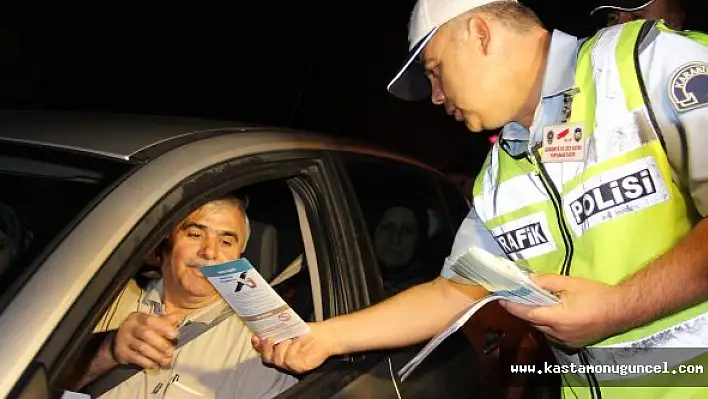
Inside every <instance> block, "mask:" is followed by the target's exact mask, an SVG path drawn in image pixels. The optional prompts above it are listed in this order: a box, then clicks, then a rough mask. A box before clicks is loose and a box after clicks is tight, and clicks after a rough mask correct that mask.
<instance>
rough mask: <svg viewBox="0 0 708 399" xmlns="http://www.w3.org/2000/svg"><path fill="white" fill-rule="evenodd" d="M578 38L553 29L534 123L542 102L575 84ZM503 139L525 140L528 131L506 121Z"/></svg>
mask: <svg viewBox="0 0 708 399" xmlns="http://www.w3.org/2000/svg"><path fill="white" fill-rule="evenodd" d="M577 49H578V39H577V38H576V37H575V36H571V35H569V34H567V33H565V32H561V31H559V30H554V31H553V33H552V35H551V42H550V44H549V48H548V58H547V59H546V69H545V71H544V73H543V85H542V86H541V103H539V105H538V106H537V107H536V115H534V121H533V123H534V125H536V124H537V123H538V122H539V121H540V114H541V112H542V109H541V108H542V106H543V104H542V102H543V100H544V99H548V98H551V97H555V96H557V95H559V94H562V93H564V92H566V91H568V90H570V89H572V88H573V85H574V84H575V63H576V59H577ZM502 138H503V139H504V140H517V141H527V140H528V139H529V131H528V129H526V128H525V127H524V126H522V125H521V124H519V123H518V122H510V123H507V124H506V125H505V126H504V128H503V129H502Z"/></svg>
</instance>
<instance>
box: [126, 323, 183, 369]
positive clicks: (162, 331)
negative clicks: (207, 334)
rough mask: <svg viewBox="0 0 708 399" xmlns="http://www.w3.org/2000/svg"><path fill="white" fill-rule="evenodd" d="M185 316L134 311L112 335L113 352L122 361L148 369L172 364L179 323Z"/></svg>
mask: <svg viewBox="0 0 708 399" xmlns="http://www.w3.org/2000/svg"><path fill="white" fill-rule="evenodd" d="M183 319H184V316H181V315H174V314H173V315H168V316H153V315H149V314H145V313H140V312H133V313H131V314H130V315H129V316H128V317H127V318H126V319H125V321H123V324H121V326H120V328H119V329H118V332H117V334H116V335H115V337H114V338H113V339H114V340H115V342H114V343H113V351H112V353H113V356H114V357H115V360H116V362H118V363H119V364H137V365H138V366H140V367H143V368H146V369H157V368H159V367H160V366H164V367H166V366H169V365H170V364H172V355H173V352H174V344H173V343H172V340H174V339H176V338H177V334H178V331H177V326H178V325H179V323H181V322H182V320H183Z"/></svg>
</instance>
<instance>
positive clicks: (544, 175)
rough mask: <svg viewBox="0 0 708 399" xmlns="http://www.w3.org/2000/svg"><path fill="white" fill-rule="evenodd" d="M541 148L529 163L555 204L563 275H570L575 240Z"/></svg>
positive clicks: (535, 150) (534, 151) (536, 150)
mask: <svg viewBox="0 0 708 399" xmlns="http://www.w3.org/2000/svg"><path fill="white" fill-rule="evenodd" d="M539 148H540V146H538V145H537V146H535V147H534V148H533V149H532V151H533V158H531V157H529V161H530V162H531V163H532V164H533V165H534V166H535V167H536V170H537V171H538V177H539V178H540V179H541V182H542V183H543V186H544V187H545V188H546V191H547V192H548V194H549V196H550V197H551V202H552V203H553V209H554V210H555V212H556V219H557V220H558V227H559V228H560V231H561V237H562V238H563V245H564V246H565V257H564V258H563V266H562V267H561V274H563V275H566V276H568V275H570V262H571V260H572V259H573V240H572V238H571V235H570V231H569V230H568V226H567V225H566V223H565V218H564V217H563V209H562V208H563V207H562V204H561V195H560V193H559V192H558V190H557V189H556V186H554V185H553V182H552V181H551V178H550V176H548V172H547V171H546V168H545V167H543V162H541V155H540V154H539V152H538V149H539Z"/></svg>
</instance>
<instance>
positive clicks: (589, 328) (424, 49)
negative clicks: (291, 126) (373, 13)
mask: <svg viewBox="0 0 708 399" xmlns="http://www.w3.org/2000/svg"><path fill="white" fill-rule="evenodd" d="M705 43H706V38H705V37H703V36H701V35H698V34H691V35H690V36H689V35H687V34H684V33H678V32H675V31H672V30H670V29H669V28H667V27H666V26H665V25H664V24H662V23H658V22H652V21H644V20H638V21H633V22H631V23H627V24H622V25H617V26H614V27H610V28H607V29H604V30H602V31H600V32H598V33H597V34H596V35H595V36H593V37H592V38H589V39H587V40H579V39H577V38H575V37H573V36H570V35H568V34H565V33H563V32H560V31H554V32H548V31H547V30H545V29H544V28H543V27H542V25H541V23H540V21H539V20H538V17H537V16H536V15H535V14H534V13H533V12H532V11H531V10H529V9H528V8H526V7H524V6H522V5H520V4H519V3H517V2H516V1H485V0H418V3H417V4H416V6H415V8H414V10H413V15H412V18H411V22H410V27H409V45H410V47H409V48H410V51H411V53H410V55H409V57H408V58H407V62H406V63H405V64H404V67H403V68H402V69H401V71H400V72H399V73H398V74H397V75H396V76H395V77H394V79H393V80H392V82H391V83H390V84H389V87H388V89H389V90H390V91H391V92H392V93H393V94H395V95H397V96H398V97H401V98H404V99H409V100H413V99H420V98H424V97H426V96H430V97H431V98H432V101H433V103H435V104H438V105H443V104H444V105H445V106H446V107H451V108H454V114H455V115H456V116H458V115H459V116H461V119H462V120H463V121H464V123H465V125H466V126H467V128H468V129H469V130H471V131H473V132H479V131H483V130H493V129H496V128H502V133H501V136H500V139H499V140H498V141H497V142H496V143H495V144H494V146H493V147H492V150H491V151H490V153H489V155H488V157H487V159H486V161H485V163H484V165H483V167H482V170H481V171H480V173H479V174H478V176H477V179H476V181H475V185H474V189H473V204H474V207H473V209H472V210H471V211H470V214H469V215H468V217H467V218H466V219H465V220H464V221H463V223H462V225H461V226H460V229H459V230H458V234H457V236H456V238H455V243H454V245H453V248H452V251H451V254H452V255H455V254H457V253H459V252H461V251H464V250H465V249H466V248H468V247H469V246H470V245H477V246H480V247H482V248H484V249H487V250H488V251H492V252H495V253H497V254H498V255H501V256H507V257H509V258H511V259H513V260H514V261H516V262H517V263H518V264H520V265H523V266H526V267H528V268H531V269H533V270H535V271H536V272H538V275H536V276H535V277H534V279H535V281H536V282H537V283H538V284H539V285H541V286H542V287H544V288H546V289H548V290H550V291H553V292H556V293H557V294H558V295H559V296H560V298H561V303H560V304H559V305H555V306H548V307H531V306H525V305H521V304H516V303H509V302H503V303H502V304H503V306H504V307H505V308H506V309H507V310H508V311H509V312H511V313H513V314H515V315H517V316H519V317H521V318H523V319H525V320H528V321H529V322H530V323H531V324H533V325H534V326H536V327H537V328H538V329H539V330H540V331H542V332H544V333H546V334H547V335H548V336H549V337H550V338H551V341H552V342H553V347H554V353H555V354H556V358H557V360H558V363H559V368H557V369H555V370H556V371H558V372H560V373H563V374H564V387H563V392H564V393H565V394H566V396H571V397H573V396H574V397H605V398H608V397H610V398H612V397H621V398H626V397H638V398H639V397H677V396H678V397H708V396H706V395H707V394H708V391H706V390H705V388H702V387H700V385H701V381H704V380H705V375H703V376H701V375H696V374H690V373H689V372H690V371H696V370H695V369H692V368H690V367H688V368H687V367H685V366H686V365H689V366H702V367H704V370H703V371H704V372H708V302H707V300H708V245H707V244H708V221H705V220H703V219H704V217H705V216H706V215H707V214H708V165H706V164H705V162H706V160H705V159H706V158H705V155H704V154H703V149H704V148H706V147H707V146H708V138H706V137H707V136H706V135H705V134H704V133H703V132H702V130H703V129H705V128H706V126H708V123H707V122H708V47H706V45H705ZM426 76H427V79H426ZM521 233H524V234H521ZM463 286H464V284H459V276H456V275H455V273H454V272H453V271H452V270H451V269H450V268H449V267H448V266H447V265H446V266H444V267H443V270H442V272H441V277H440V278H439V279H437V280H435V281H434V282H432V283H428V284H423V285H421V286H418V287H414V288H412V289H410V290H408V291H404V292H403V293H401V294H399V295H397V296H395V297H393V298H391V299H389V300H387V301H384V302H382V303H380V304H377V305H375V306H373V307H371V308H368V309H365V310H362V311H360V312H355V313H353V314H350V315H346V316H341V317H337V318H334V319H330V320H327V321H325V322H323V323H319V324H314V325H312V327H313V330H312V334H310V335H308V336H305V337H301V338H298V339H296V340H294V341H287V342H285V343H281V344H279V345H278V346H273V345H272V343H269V342H265V343H262V342H259V341H258V340H257V339H254V345H255V346H256V348H257V349H258V350H260V351H261V353H262V356H263V359H264V361H266V362H267V363H271V364H275V365H277V366H280V367H287V368H289V369H291V370H294V371H304V370H309V369H312V368H314V367H317V366H318V365H319V364H321V363H322V361H323V360H324V359H325V358H326V357H328V356H330V355H333V354H340V353H348V352H354V351H361V350H371V349H378V348H383V347H395V346H401V345H407V344H410V343H413V342H418V341H420V340H424V339H427V338H430V337H431V336H432V335H433V334H435V333H437V332H439V331H440V330H441V329H442V328H443V327H444V325H445V324H446V323H447V322H448V321H449V320H450V318H452V317H454V315H455V314H457V313H458V312H460V311H461V310H463V309H464V308H466V307H467V306H469V299H474V298H478V297H479V296H480V295H484V293H483V292H482V291H480V290H477V291H474V290H473V289H472V288H469V287H470V286H467V288H465V287H463ZM450 287H452V288H450ZM455 292H463V293H464V294H465V295H466V296H467V298H468V300H467V301H464V300H461V299H460V298H461V296H460V295H458V294H455ZM411 309H415V310H416V312H417V313H416V314H417V315H418V317H417V318H415V320H413V321H411V320H410V319H404V318H403V316H399V313H400V314H407V313H408V312H410V311H411ZM399 323H402V324H404V326H400V325H399ZM657 348H690V349H688V350H680V349H676V350H672V351H667V352H660V351H659V349H657ZM664 362H665V363H664ZM620 365H621V366H622V367H619V366H620ZM603 366H615V367H614V368H612V367H607V368H603ZM630 366H631V367H630ZM659 366H663V369H662V370H659V371H658V372H657V370H656V369H655V367H659ZM647 367H651V368H650V369H647ZM551 371H553V370H551ZM663 371H666V372H667V374H663V373H662V372H663ZM673 372H675V373H673ZM627 386H633V387H636V388H635V389H631V390H628V389H626V387H627ZM617 387H619V388H617Z"/></svg>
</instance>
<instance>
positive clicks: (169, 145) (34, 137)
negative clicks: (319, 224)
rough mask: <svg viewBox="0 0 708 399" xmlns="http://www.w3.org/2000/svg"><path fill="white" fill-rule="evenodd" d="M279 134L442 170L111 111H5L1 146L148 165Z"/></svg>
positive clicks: (218, 123)
mask: <svg viewBox="0 0 708 399" xmlns="http://www.w3.org/2000/svg"><path fill="white" fill-rule="evenodd" d="M258 132H269V133H273V132H277V133H279V134H280V135H282V138H283V140H288V138H296V137H297V138H303V137H307V138H315V139H316V140H317V141H318V142H321V143H323V144H324V145H325V146H327V147H330V146H331V147H332V148H336V147H342V148H344V147H346V148H347V149H348V150H350V151H355V152H356V151H357V150H360V151H361V152H367V153H372V152H373V153H376V154H377V155H379V156H384V157H388V158H395V159H398V160H399V161H404V162H407V163H411V164H416V165H418V166H421V167H424V168H426V169H429V170H432V171H435V172H438V173H440V172H439V170H437V169H436V168H433V167H431V166H430V165H428V164H426V163H425V162H421V161H420V160H417V159H413V158H411V157H408V156H405V155H403V154H400V153H395V152H391V151H389V150H385V149H383V148H380V147H378V146H376V145H373V144H371V143H362V142H361V141H358V140H352V139H345V138H339V137H338V138H335V137H332V136H330V135H322V134H315V133H312V132H305V131H299V130H294V129H287V128H278V127H271V126H261V125H256V124H245V123H240V122H234V121H225V120H218V119H206V118H192V117H177V116H164V115H144V114H127V113H110V112H79V111H47V110H1V111H0V142H2V141H13V142H21V143H29V144H35V145H40V146H46V147H54V148H61V149H69V150H74V151H79V152H84V153H91V154H94V155H101V156H104V157H108V158H113V159H116V160H118V159H120V160H123V161H149V160H150V159H152V158H155V157H157V156H159V155H161V154H163V153H164V152H166V151H169V150H170V149H173V148H175V147H177V146H180V145H183V144H186V143H188V142H191V141H195V140H198V139H202V138H206V137H210V136H215V135H222V134H234V133H238V134H248V133H253V134H258Z"/></svg>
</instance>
